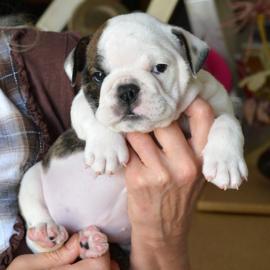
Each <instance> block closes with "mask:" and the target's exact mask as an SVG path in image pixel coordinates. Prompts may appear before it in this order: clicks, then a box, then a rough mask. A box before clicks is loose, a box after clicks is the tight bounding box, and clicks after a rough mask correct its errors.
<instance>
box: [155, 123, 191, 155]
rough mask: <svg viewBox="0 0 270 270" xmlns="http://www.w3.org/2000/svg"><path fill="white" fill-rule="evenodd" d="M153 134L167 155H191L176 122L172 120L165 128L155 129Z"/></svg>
mask: <svg viewBox="0 0 270 270" xmlns="http://www.w3.org/2000/svg"><path fill="white" fill-rule="evenodd" d="M154 134H155V137H156V139H157V140H158V142H159V144H160V145H161V147H162V149H163V151H164V153H165V154H166V155H167V156H170V157H174V158H178V157H180V156H181V157H183V156H186V155H189V156H192V155H193V154H192V151H191V149H190V146H189V144H188V143H187V140H186V138H185V136H184V134H183V132H182V131H181V129H180V127H179V125H178V123H177V122H173V123H172V124H171V125H170V126H168V127H166V128H157V129H155V130H154Z"/></svg>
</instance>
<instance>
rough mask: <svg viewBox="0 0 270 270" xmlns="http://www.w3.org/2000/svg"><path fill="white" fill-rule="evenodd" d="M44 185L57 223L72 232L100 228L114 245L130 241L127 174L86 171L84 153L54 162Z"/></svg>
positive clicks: (48, 204) (44, 176)
mask: <svg viewBox="0 0 270 270" xmlns="http://www.w3.org/2000/svg"><path fill="white" fill-rule="evenodd" d="M42 182H43V192H44V198H45V202H46V205H47V206H48V209H49V212H50V214H51V216H52V218H53V219H54V221H55V222H56V223H57V224H60V225H63V226H65V228H66V229H67V230H69V231H72V232H75V231H79V230H81V229H83V228H85V227H87V226H89V225H96V226H98V227H99V228H100V229H101V230H102V231H103V232H104V233H106V234H107V235H108V237H109V240H110V241H111V242H118V243H128V242H129V240H130V224H129V221H128V214H127V193H126V188H125V185H124V175H123V172H119V173H117V174H115V175H113V176H106V175H102V176H98V177H96V175H95V174H94V173H93V172H92V170H91V169H85V166H84V161H83V153H82V152H81V153H77V154H75V155H72V156H70V157H67V158H65V159H59V160H53V161H52V162H51V164H50V169H49V171H48V172H47V173H45V174H42Z"/></svg>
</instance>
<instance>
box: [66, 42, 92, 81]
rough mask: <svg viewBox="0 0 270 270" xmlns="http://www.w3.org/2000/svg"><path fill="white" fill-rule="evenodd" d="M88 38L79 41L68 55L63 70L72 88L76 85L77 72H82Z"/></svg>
mask: <svg viewBox="0 0 270 270" xmlns="http://www.w3.org/2000/svg"><path fill="white" fill-rule="evenodd" d="M89 41H90V37H83V38H81V39H80V40H79V42H78V44H77V46H76V47H75V48H74V49H73V50H72V51H71V52H70V53H69V55H68V57H67V59H66V61H65V64H64V68H65V71H66V74H67V75H68V77H69V79H70V80H71V84H72V86H75V84H76V78H77V74H78V72H82V71H83V69H84V66H85V64H86V48H87V45H88V44H89Z"/></svg>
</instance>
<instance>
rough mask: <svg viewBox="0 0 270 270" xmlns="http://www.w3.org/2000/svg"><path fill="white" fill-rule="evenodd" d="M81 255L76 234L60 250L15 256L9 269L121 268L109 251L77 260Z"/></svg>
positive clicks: (102, 269)
mask: <svg viewBox="0 0 270 270" xmlns="http://www.w3.org/2000/svg"><path fill="white" fill-rule="evenodd" d="M79 255H80V246H79V236H78V234H74V235H73V236H72V237H71V238H70V239H69V240H68V242H67V243H66V244H65V245H64V246H63V247H61V248H60V249H59V250H56V251H53V252H46V253H40V254H29V255H21V256H19V257H17V258H15V259H14V260H13V261H12V263H11V264H10V266H9V267H8V268H7V270H25V269H27V270H48V269H50V270H119V267H118V265H117V264H116V263H115V262H114V261H111V260H110V256H109V253H108V252H107V253H106V254H105V255H103V256H101V257H98V258H93V259H84V260H81V261H79V262H76V263H74V262H75V261H76V259H77V258H78V257H79Z"/></svg>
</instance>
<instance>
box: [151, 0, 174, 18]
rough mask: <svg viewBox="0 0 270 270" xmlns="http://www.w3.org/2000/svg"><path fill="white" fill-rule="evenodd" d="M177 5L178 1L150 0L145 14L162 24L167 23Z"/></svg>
mask: <svg viewBox="0 0 270 270" xmlns="http://www.w3.org/2000/svg"><path fill="white" fill-rule="evenodd" d="M177 3H178V0H170V1H164V0H152V1H151V2H150V4H149V7H148V9H147V13H148V14H150V15H152V16H155V17H156V18H158V19H159V20H161V21H163V22H168V21H169V19H170V17H171V15H172V13H173V11H174V9H175V6H176V4H177Z"/></svg>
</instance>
